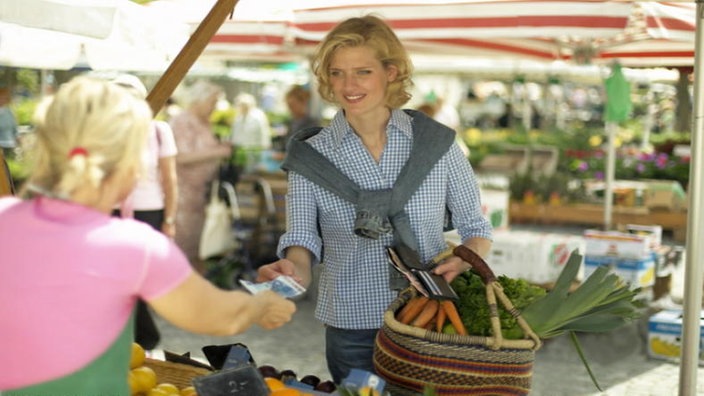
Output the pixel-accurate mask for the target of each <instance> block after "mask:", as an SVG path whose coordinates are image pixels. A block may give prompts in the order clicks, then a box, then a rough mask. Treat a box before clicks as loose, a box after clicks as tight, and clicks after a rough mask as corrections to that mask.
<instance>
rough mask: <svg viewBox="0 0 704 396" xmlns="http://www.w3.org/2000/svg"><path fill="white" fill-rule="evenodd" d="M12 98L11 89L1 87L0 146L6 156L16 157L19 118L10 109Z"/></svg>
mask: <svg viewBox="0 0 704 396" xmlns="http://www.w3.org/2000/svg"><path fill="white" fill-rule="evenodd" d="M11 99H12V96H11V94H10V90H9V89H8V88H0V148H2V150H3V153H4V154H5V158H14V157H15V148H16V147H17V134H18V130H17V120H16V119H15V115H14V114H13V113H12V110H11V109H10V102H11Z"/></svg>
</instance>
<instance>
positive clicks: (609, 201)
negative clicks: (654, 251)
mask: <svg viewBox="0 0 704 396" xmlns="http://www.w3.org/2000/svg"><path fill="white" fill-rule="evenodd" d="M604 127H605V129H606V134H607V139H608V141H607V147H606V150H607V151H606V169H605V170H606V174H605V175H604V181H605V183H604V230H606V231H608V230H611V223H612V212H613V206H614V175H615V173H616V144H615V142H614V139H615V135H616V123H614V122H607V123H606V124H605V125H604Z"/></svg>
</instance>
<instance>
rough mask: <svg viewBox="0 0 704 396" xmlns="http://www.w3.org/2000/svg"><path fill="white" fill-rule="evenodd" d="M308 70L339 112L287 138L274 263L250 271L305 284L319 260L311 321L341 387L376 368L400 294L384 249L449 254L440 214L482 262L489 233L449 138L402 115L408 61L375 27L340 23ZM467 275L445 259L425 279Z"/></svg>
mask: <svg viewBox="0 0 704 396" xmlns="http://www.w3.org/2000/svg"><path fill="white" fill-rule="evenodd" d="M313 72H314V74H315V76H316V78H317V82H318V91H319V93H320V95H321V97H322V98H323V99H325V100H327V101H329V102H331V103H335V104H337V105H338V106H339V107H340V109H339V111H338V112H337V114H336V115H335V117H334V118H333V119H332V121H331V123H330V125H329V126H326V127H325V128H322V129H321V130H320V131H318V132H317V133H311V132H309V131H305V132H303V133H298V134H296V135H294V136H293V137H292V139H291V142H290V144H289V146H288V150H287V153H286V159H285V160H284V164H283V167H284V169H287V170H288V171H289V174H288V181H289V184H288V195H287V198H286V205H287V229H286V233H285V234H284V235H283V236H282V237H281V239H280V241H279V246H278V254H279V257H281V258H282V259H281V260H279V261H276V262H274V263H272V264H268V265H265V266H262V267H260V268H259V270H258V271H259V279H260V280H267V279H272V278H273V277H275V276H276V275H278V274H286V275H292V276H294V277H296V278H298V279H299V280H300V282H301V283H302V284H303V285H306V286H307V285H308V284H309V283H310V282H311V266H312V265H314V264H317V263H321V266H322V269H321V272H320V284H319V287H318V301H317V307H316V317H317V318H318V319H319V320H320V321H322V322H323V323H324V324H325V325H326V327H325V337H326V358H327V364H328V368H329V370H330V373H331V375H332V378H333V380H334V381H335V382H337V383H340V381H342V380H343V379H344V378H345V377H346V376H347V374H348V373H349V371H350V370H351V369H353V368H357V369H363V370H367V371H372V372H373V371H374V365H373V361H372V354H373V349H374V337H375V336H376V333H377V330H378V329H379V328H380V327H381V324H382V319H383V313H384V310H385V309H386V308H387V307H388V305H389V304H390V303H391V302H392V301H393V299H394V298H396V296H397V294H398V290H400V289H401V288H404V287H407V283H405V280H404V279H403V278H402V276H400V274H398V273H397V272H396V271H394V270H393V269H391V267H390V265H389V260H388V256H387V252H386V248H387V247H388V246H392V245H395V244H397V243H400V242H402V243H404V244H406V245H407V246H409V247H411V248H413V249H414V250H417V252H418V254H419V255H420V258H421V259H422V261H423V262H428V261H429V260H430V259H431V258H432V257H434V256H435V255H437V254H438V253H440V252H441V251H443V250H444V249H446V247H447V245H446V242H445V238H444V234H443V231H444V226H445V224H446V219H447V217H446V215H447V213H448V210H449V212H450V213H451V215H452V217H451V218H452V223H453V224H454V226H455V227H456V228H457V231H458V232H459V234H460V235H461V237H462V240H463V243H464V244H465V245H466V246H467V247H469V248H470V249H472V250H474V251H475V252H477V253H478V254H479V255H482V256H484V255H486V254H487V253H488V251H489V248H490V246H491V239H490V238H491V225H490V224H489V222H488V221H487V220H486V219H485V218H484V217H483V215H482V211H481V202H480V197H479V188H478V186H477V181H476V178H475V176H474V173H473V171H472V168H471V167H470V164H469V162H468V161H467V159H466V158H465V157H464V155H463V153H462V151H461V150H460V148H459V147H458V146H457V144H456V143H455V140H454V139H455V132H454V131H453V130H451V129H450V128H448V127H446V126H444V125H442V124H440V123H438V122H437V121H434V120H433V119H431V118H430V117H428V116H426V115H424V114H422V113H421V112H418V111H412V110H402V109H401V106H403V105H405V104H406V103H407V102H408V100H409V99H410V94H409V91H408V90H409V88H410V86H411V83H412V81H411V74H412V64H411V61H410V59H409V56H408V53H407V52H406V50H405V49H404V47H403V45H402V44H401V42H400V41H399V39H398V38H397V37H396V35H395V34H394V33H393V31H392V30H391V29H390V28H389V26H388V25H387V24H386V23H385V22H384V21H383V20H381V19H380V18H377V17H375V16H365V17H362V18H351V19H348V20H345V21H343V22H341V23H340V24H338V25H337V26H336V27H335V28H333V29H332V30H331V31H330V32H329V33H328V34H327V36H326V37H325V39H324V40H323V41H322V42H321V44H320V45H319V47H318V50H317V53H316V55H315V57H314V59H313ZM321 156H322V157H323V158H320V157H321ZM421 169H422V170H421ZM321 175H322V176H323V177H317V176H321ZM410 181H412V183H411V182H410ZM416 183H417V184H416ZM340 186H344V187H346V191H350V190H351V191H353V192H354V193H355V194H356V197H357V200H356V201H354V202H352V201H350V200H349V199H348V198H347V197H349V196H351V195H355V194H349V195H346V194H344V193H342V194H341V193H340V191H339V190H338V189H339V187H340ZM343 190H344V189H343ZM397 196H404V197H406V198H407V199H397ZM468 268H469V264H468V263H466V262H464V261H462V260H461V259H460V258H459V257H451V258H449V259H447V260H446V261H444V262H443V263H442V264H441V265H439V266H438V267H437V269H436V270H435V272H436V273H437V274H438V275H442V276H444V277H445V278H446V279H447V280H448V281H450V280H452V279H453V278H454V277H456V276H457V275H458V274H460V273H461V272H463V271H466V270H467V269H468Z"/></svg>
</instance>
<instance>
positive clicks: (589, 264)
mask: <svg viewBox="0 0 704 396" xmlns="http://www.w3.org/2000/svg"><path fill="white" fill-rule="evenodd" d="M656 259H657V258H656V257H655V254H650V255H648V256H646V257H643V258H639V259H636V258H628V257H614V256H594V255H586V256H584V276H585V277H589V275H591V274H592V273H593V272H594V271H595V270H596V269H597V268H598V267H600V266H602V265H606V266H608V267H610V268H611V270H612V271H613V272H614V273H616V274H617V275H618V276H620V277H621V278H622V279H623V280H624V281H625V282H627V283H629V284H630V285H631V287H632V288H636V287H649V286H652V285H654V284H655V261H656Z"/></svg>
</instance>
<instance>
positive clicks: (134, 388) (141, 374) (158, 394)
mask: <svg viewBox="0 0 704 396" xmlns="http://www.w3.org/2000/svg"><path fill="white" fill-rule="evenodd" d="M145 362H146V353H145V351H144V348H142V347H141V346H140V345H139V344H137V343H136V342H133V343H132V353H131V355H130V370H129V371H128V372H127V383H128V385H129V388H130V395H132V396H198V394H197V392H196V389H195V388H194V387H193V386H187V387H184V388H183V389H179V388H178V386H176V385H174V384H171V383H168V382H162V383H158V378H157V375H156V372H155V371H154V370H153V369H152V368H151V367H149V366H146V365H145Z"/></svg>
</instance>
